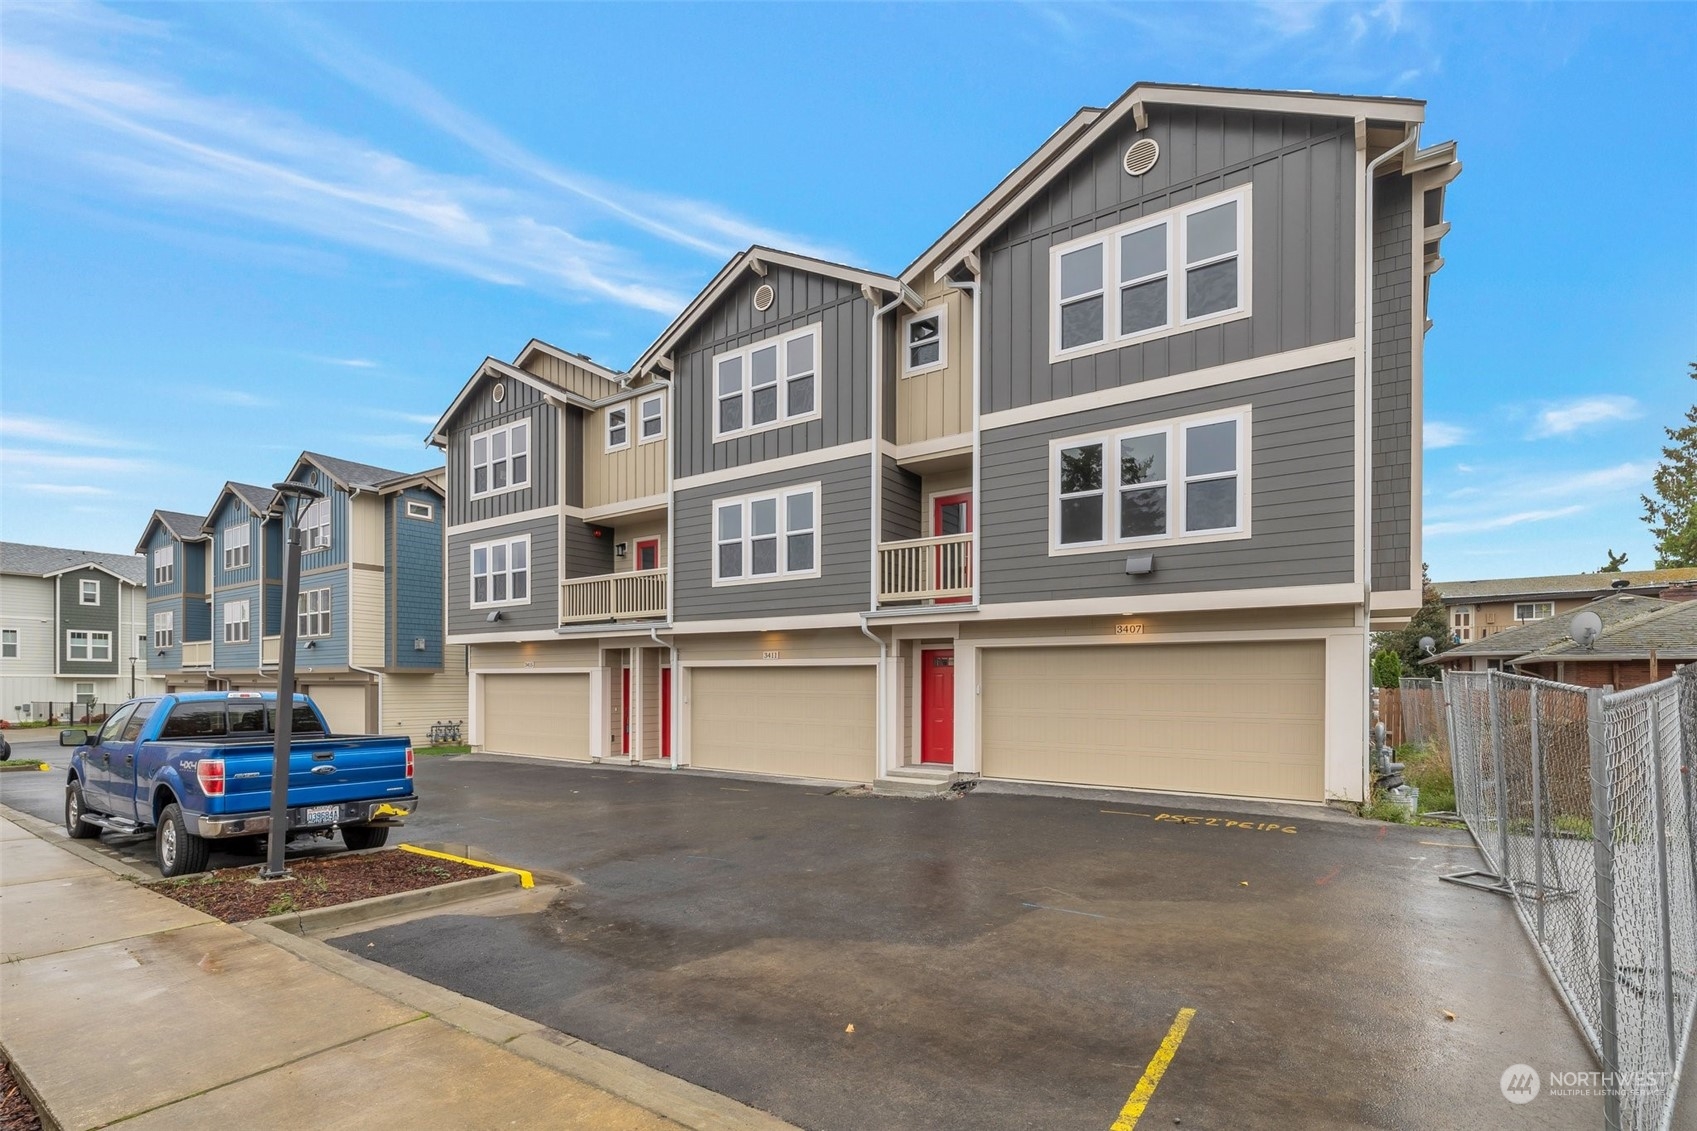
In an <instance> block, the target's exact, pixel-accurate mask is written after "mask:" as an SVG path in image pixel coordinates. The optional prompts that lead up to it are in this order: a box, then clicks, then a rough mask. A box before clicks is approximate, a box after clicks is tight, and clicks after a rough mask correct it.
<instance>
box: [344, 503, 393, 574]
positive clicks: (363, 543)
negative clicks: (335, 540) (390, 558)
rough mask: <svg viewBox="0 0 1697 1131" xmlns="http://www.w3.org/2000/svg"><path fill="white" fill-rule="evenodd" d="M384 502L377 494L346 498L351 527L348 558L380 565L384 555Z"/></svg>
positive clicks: (356, 561) (359, 562) (361, 562)
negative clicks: (350, 543) (350, 544)
mask: <svg viewBox="0 0 1697 1131" xmlns="http://www.w3.org/2000/svg"><path fill="white" fill-rule="evenodd" d="M383 512H384V503H383V499H382V498H381V497H380V496H378V495H373V494H369V493H362V494H358V495H353V496H350V497H349V499H348V519H349V525H350V527H351V528H352V532H351V538H352V543H353V544H352V546H351V547H350V553H349V560H350V561H352V562H354V563H356V564H361V565H382V564H383V562H384V561H385V560H386V559H385V556H384V552H383V550H384V546H383V542H384V538H385V533H384V522H383V518H384V513H383Z"/></svg>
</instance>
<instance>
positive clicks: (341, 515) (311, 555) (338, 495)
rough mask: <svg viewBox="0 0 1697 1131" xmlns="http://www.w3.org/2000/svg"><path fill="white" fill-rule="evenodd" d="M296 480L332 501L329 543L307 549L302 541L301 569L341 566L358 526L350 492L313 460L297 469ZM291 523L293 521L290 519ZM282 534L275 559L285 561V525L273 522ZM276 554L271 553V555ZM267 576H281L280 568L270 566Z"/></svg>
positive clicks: (303, 570) (349, 549)
mask: <svg viewBox="0 0 1697 1131" xmlns="http://www.w3.org/2000/svg"><path fill="white" fill-rule="evenodd" d="M291 478H292V479H293V480H294V482H296V483H305V484H307V485H309V486H311V487H314V488H316V489H318V490H320V491H322V492H324V498H325V499H326V500H327V501H328V502H329V504H330V544H329V545H328V546H325V547H323V548H321V549H317V550H308V549H306V545H305V543H304V542H303V543H302V544H301V570H302V572H303V573H304V572H305V571H306V570H309V569H322V568H324V567H325V566H334V565H341V564H343V563H344V562H346V561H347V560H348V554H349V553H350V552H351V551H352V550H353V548H354V546H353V542H354V534H355V531H357V528H358V521H359V520H358V519H357V518H356V517H355V516H354V515H353V514H352V513H351V511H352V509H353V506H354V505H355V504H354V503H353V500H351V499H349V497H348V493H347V491H345V490H343V489H342V488H341V487H339V486H337V485H336V482H335V481H334V480H333V479H331V478H330V477H329V476H328V475H326V474H325V473H324V472H323V471H321V470H319V469H318V468H317V467H315V466H313V465H312V464H310V463H305V462H303V463H302V464H301V465H300V466H299V467H298V468H296V469H295V474H294V475H293V476H292V477H291ZM291 524H292V520H291ZM273 526H274V527H276V529H277V533H278V535H279V541H278V543H277V552H276V554H275V555H274V560H275V561H276V562H277V564H278V565H279V566H281V564H282V552H283V545H284V543H283V542H282V541H281V538H280V536H281V534H282V524H281V523H274V524H273ZM271 557H273V556H272V555H269V554H268V558H271ZM265 572H266V576H268V577H278V578H280V577H282V572H281V571H280V570H275V571H274V570H271V569H269V568H268V569H267V570H266V571H265Z"/></svg>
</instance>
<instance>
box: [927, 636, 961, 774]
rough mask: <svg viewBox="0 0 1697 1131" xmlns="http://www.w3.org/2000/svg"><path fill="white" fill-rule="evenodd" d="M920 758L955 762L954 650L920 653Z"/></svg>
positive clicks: (938, 761)
mask: <svg viewBox="0 0 1697 1131" xmlns="http://www.w3.org/2000/svg"><path fill="white" fill-rule="evenodd" d="M919 665H920V672H919V760H920V761H921V762H931V763H936V764H939V765H944V766H952V765H954V764H955V650H954V649H953V648H926V649H923V650H921V651H920V653H919Z"/></svg>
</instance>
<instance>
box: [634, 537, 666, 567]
mask: <svg viewBox="0 0 1697 1131" xmlns="http://www.w3.org/2000/svg"><path fill="white" fill-rule="evenodd" d="M636 568H637V569H639V570H640V569H659V568H660V539H658V538H644V539H643V540H642V541H640V542H638V543H637V544H636Z"/></svg>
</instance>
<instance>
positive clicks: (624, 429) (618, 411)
mask: <svg viewBox="0 0 1697 1131" xmlns="http://www.w3.org/2000/svg"><path fill="white" fill-rule="evenodd" d="M628 447H630V402H629V401H626V402H625V403H624V404H622V405H616V406H614V407H613V408H610V409H608V410H607V451H609V452H617V451H623V450H624V449H625V448H628Z"/></svg>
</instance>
